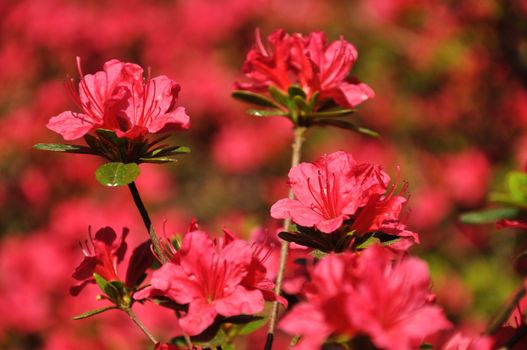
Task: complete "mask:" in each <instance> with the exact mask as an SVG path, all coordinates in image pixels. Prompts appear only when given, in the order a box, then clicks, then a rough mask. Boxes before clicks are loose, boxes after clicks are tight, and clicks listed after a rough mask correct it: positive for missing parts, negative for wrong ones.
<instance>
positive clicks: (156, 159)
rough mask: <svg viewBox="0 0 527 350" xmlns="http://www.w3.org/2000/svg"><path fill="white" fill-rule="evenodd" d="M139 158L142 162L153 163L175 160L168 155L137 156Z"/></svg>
mask: <svg viewBox="0 0 527 350" xmlns="http://www.w3.org/2000/svg"><path fill="white" fill-rule="evenodd" d="M139 160H140V161H141V162H142V163H155V164H163V163H174V162H177V159H174V158H170V157H149V158H139Z"/></svg>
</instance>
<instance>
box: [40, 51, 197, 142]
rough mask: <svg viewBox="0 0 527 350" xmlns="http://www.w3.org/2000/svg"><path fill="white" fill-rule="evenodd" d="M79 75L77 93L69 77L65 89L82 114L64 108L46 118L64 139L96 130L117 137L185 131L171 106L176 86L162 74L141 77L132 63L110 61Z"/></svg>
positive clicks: (180, 112)
mask: <svg viewBox="0 0 527 350" xmlns="http://www.w3.org/2000/svg"><path fill="white" fill-rule="evenodd" d="M77 70H78V72H79V75H80V82H79V89H78V92H77V91H76V90H75V86H74V82H73V79H70V80H68V82H67V88H68V90H69V92H70V94H71V96H72V98H73V100H74V101H75V103H76V104H77V106H78V107H79V108H80V109H81V111H82V112H80V113H77V112H72V111H65V112H62V113H61V114H59V115H57V116H55V117H52V118H51V119H50V120H49V123H48V125H47V126H48V128H49V129H51V130H53V131H55V132H57V133H59V134H61V135H62V137H64V139H65V140H75V139H78V138H80V137H82V136H84V135H85V134H87V133H89V132H92V131H94V130H95V129H98V128H103V129H109V130H113V131H115V132H116V134H117V136H119V137H126V138H129V139H136V138H139V137H142V136H144V135H146V134H148V133H158V132H164V131H168V130H170V129H188V128H189V117H188V116H187V115H186V114H185V109H184V108H183V107H176V99H177V96H178V93H179V90H180V87H179V85H178V84H176V83H175V82H174V81H173V80H170V79H168V78H167V77H166V76H158V77H155V78H153V79H150V71H149V72H148V76H147V78H146V80H145V79H144V78H143V69H142V68H141V67H140V66H138V65H136V64H133V63H123V62H120V61H118V60H115V59H114V60H110V61H108V62H106V63H105V64H104V71H99V72H96V73H95V74H87V75H84V74H83V73H82V69H81V66H80V58H79V57H77Z"/></svg>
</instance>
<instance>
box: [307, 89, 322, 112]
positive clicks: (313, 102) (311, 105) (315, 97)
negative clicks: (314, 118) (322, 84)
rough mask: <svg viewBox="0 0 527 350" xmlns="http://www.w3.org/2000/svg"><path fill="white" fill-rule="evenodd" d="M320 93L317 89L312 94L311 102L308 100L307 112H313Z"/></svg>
mask: <svg viewBox="0 0 527 350" xmlns="http://www.w3.org/2000/svg"><path fill="white" fill-rule="evenodd" d="M318 95H319V92H318V91H316V92H315V93H314V94H313V95H311V98H310V99H309V102H308V109H307V110H306V111H307V112H312V111H313V110H314V109H315V106H316V104H317V101H318Z"/></svg>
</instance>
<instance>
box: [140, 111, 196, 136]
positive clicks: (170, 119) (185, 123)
mask: <svg viewBox="0 0 527 350" xmlns="http://www.w3.org/2000/svg"><path fill="white" fill-rule="evenodd" d="M147 127H148V131H150V132H151V133H156V132H163V131H168V130H187V129H189V128H190V118H189V116H188V115H187V114H186V112H185V108H184V107H177V108H176V109H175V110H174V111H173V112H170V113H167V114H164V115H161V116H159V117H156V118H152V120H151V121H150V123H149V124H148V125H147Z"/></svg>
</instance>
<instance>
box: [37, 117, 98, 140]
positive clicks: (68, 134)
mask: <svg viewBox="0 0 527 350" xmlns="http://www.w3.org/2000/svg"><path fill="white" fill-rule="evenodd" d="M46 126H47V127H48V129H50V130H53V131H55V132H56V133H58V134H60V135H62V137H63V138H64V140H67V141H70V140H76V139H78V138H81V137H83V136H84V135H86V134H87V133H88V132H90V130H91V129H92V128H94V127H95V126H94V121H93V119H92V118H91V117H90V116H89V115H86V114H81V113H74V112H71V111H66V112H62V113H60V114H59V115H57V116H55V117H51V119H50V120H49V122H48V124H47V125H46Z"/></svg>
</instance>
